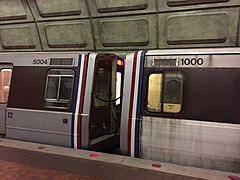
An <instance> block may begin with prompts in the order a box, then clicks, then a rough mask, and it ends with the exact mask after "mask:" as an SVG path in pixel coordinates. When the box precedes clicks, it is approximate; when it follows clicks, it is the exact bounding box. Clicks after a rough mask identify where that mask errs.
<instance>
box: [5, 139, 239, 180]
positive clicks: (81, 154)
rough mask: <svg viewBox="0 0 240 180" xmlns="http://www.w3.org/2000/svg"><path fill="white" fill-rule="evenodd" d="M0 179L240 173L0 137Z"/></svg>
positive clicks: (189, 177)
mask: <svg viewBox="0 0 240 180" xmlns="http://www.w3.org/2000/svg"><path fill="white" fill-rule="evenodd" d="M0 165H1V169H0V180H5V179H8V180H12V179H17V180H28V179H32V180H33V179H34V180H52V179H54V180H55V179H56V180H65V179H67V180H75V179H76V180H77V179H83V180H85V179H86V180H105V179H106V180H108V179H109V180H115V179H116V180H118V179H119V180H125V179H131V180H132V179H137V180H148V179H150V180H202V179H211V180H229V179H231V180H240V174H237V173H231V172H222V171H215V170H206V169H201V168H193V167H186V166H179V165H175V164H169V163H164V162H156V161H150V160H143V159H138V158H131V157H126V156H120V155H113V154H105V153H100V152H92V151H86V150H78V149H71V148H65V147H58V146H52V145H43V144H37V143H30V142H22V141H16V140H9V139H5V138H0Z"/></svg>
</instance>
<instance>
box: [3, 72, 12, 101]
mask: <svg viewBox="0 0 240 180" xmlns="http://www.w3.org/2000/svg"><path fill="white" fill-rule="evenodd" d="M11 77H12V69H1V70H0V103H7V101H8V95H9V89H10V83H11Z"/></svg>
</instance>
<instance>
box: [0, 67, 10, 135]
mask: <svg viewBox="0 0 240 180" xmlns="http://www.w3.org/2000/svg"><path fill="white" fill-rule="evenodd" d="M11 77H12V66H11V65H7V64H0V134H5V132H6V108H7V102H8V95H9V89H10V83H11Z"/></svg>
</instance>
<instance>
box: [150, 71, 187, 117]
mask: <svg viewBox="0 0 240 180" xmlns="http://www.w3.org/2000/svg"><path fill="white" fill-rule="evenodd" d="M182 93H183V75H182V74H181V73H180V72H174V73H172V72H171V73H168V72H166V73H158V74H156V73H153V74H151V75H150V76H149V78H148V97H147V99H148V101H147V107H146V108H147V110H148V111H150V112H165V113H178V112H180V111H181V106H182Z"/></svg>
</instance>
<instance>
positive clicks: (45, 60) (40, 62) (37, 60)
mask: <svg viewBox="0 0 240 180" xmlns="http://www.w3.org/2000/svg"><path fill="white" fill-rule="evenodd" d="M47 63H48V60H47V59H33V64H47Z"/></svg>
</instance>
